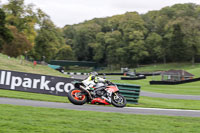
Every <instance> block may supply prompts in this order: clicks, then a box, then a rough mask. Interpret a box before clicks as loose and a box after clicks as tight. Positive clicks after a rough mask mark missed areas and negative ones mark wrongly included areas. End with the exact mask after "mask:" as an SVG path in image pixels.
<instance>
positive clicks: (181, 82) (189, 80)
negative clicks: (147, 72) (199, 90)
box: [149, 78, 200, 85]
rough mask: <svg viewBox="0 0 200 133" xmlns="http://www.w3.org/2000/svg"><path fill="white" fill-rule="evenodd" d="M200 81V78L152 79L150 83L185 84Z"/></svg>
mask: <svg viewBox="0 0 200 133" xmlns="http://www.w3.org/2000/svg"><path fill="white" fill-rule="evenodd" d="M196 81H200V78H194V79H188V80H182V81H150V82H149V83H150V85H177V84H184V83H191V82H196Z"/></svg>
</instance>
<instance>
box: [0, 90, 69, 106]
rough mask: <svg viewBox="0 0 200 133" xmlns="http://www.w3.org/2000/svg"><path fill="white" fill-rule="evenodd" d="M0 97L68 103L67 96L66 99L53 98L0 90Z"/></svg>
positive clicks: (45, 95)
mask: <svg viewBox="0 0 200 133" xmlns="http://www.w3.org/2000/svg"><path fill="white" fill-rule="evenodd" d="M0 97H8V98H19V99H29V100H39V101H49V102H61V103H65V102H69V101H68V98H67V96H66V97H64V96H54V95H47V94H39V93H30V92H21V91H11V90H1V89H0Z"/></svg>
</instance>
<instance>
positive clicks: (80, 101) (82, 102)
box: [68, 89, 87, 105]
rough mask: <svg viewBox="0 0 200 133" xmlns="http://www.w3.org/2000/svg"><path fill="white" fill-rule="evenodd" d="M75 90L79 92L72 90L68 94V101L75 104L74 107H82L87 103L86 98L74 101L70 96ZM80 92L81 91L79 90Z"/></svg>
mask: <svg viewBox="0 0 200 133" xmlns="http://www.w3.org/2000/svg"><path fill="white" fill-rule="evenodd" d="M75 90H79V89H72V90H70V91H69V92H68V99H69V101H70V102H71V103H73V104H75V105H83V104H85V103H86V102H87V96H85V98H84V99H83V100H76V99H74V97H73V96H72V92H73V91H75ZM79 91H81V90H79Z"/></svg>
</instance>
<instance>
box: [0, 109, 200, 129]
mask: <svg viewBox="0 0 200 133" xmlns="http://www.w3.org/2000/svg"><path fill="white" fill-rule="evenodd" d="M0 114H1V115H0V127H1V128H0V132H2V133H35V132H38V133H94V132H95V133H104V132H105V133H122V132H123V133H189V132H190V133H199V132H200V128H199V127H200V118H193V117H173V116H156V115H155V116H153V115H148V116H147V115H133V114H119V113H103V112H91V111H75V110H65V109H50V108H39V107H25V106H13V105H0Z"/></svg>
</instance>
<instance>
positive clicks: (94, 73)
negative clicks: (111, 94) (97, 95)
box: [90, 72, 98, 76]
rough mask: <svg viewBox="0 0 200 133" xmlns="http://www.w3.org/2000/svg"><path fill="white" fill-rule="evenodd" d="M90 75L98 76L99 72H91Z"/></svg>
mask: <svg viewBox="0 0 200 133" xmlns="http://www.w3.org/2000/svg"><path fill="white" fill-rule="evenodd" d="M90 75H91V76H98V73H97V72H91V73H90Z"/></svg>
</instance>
